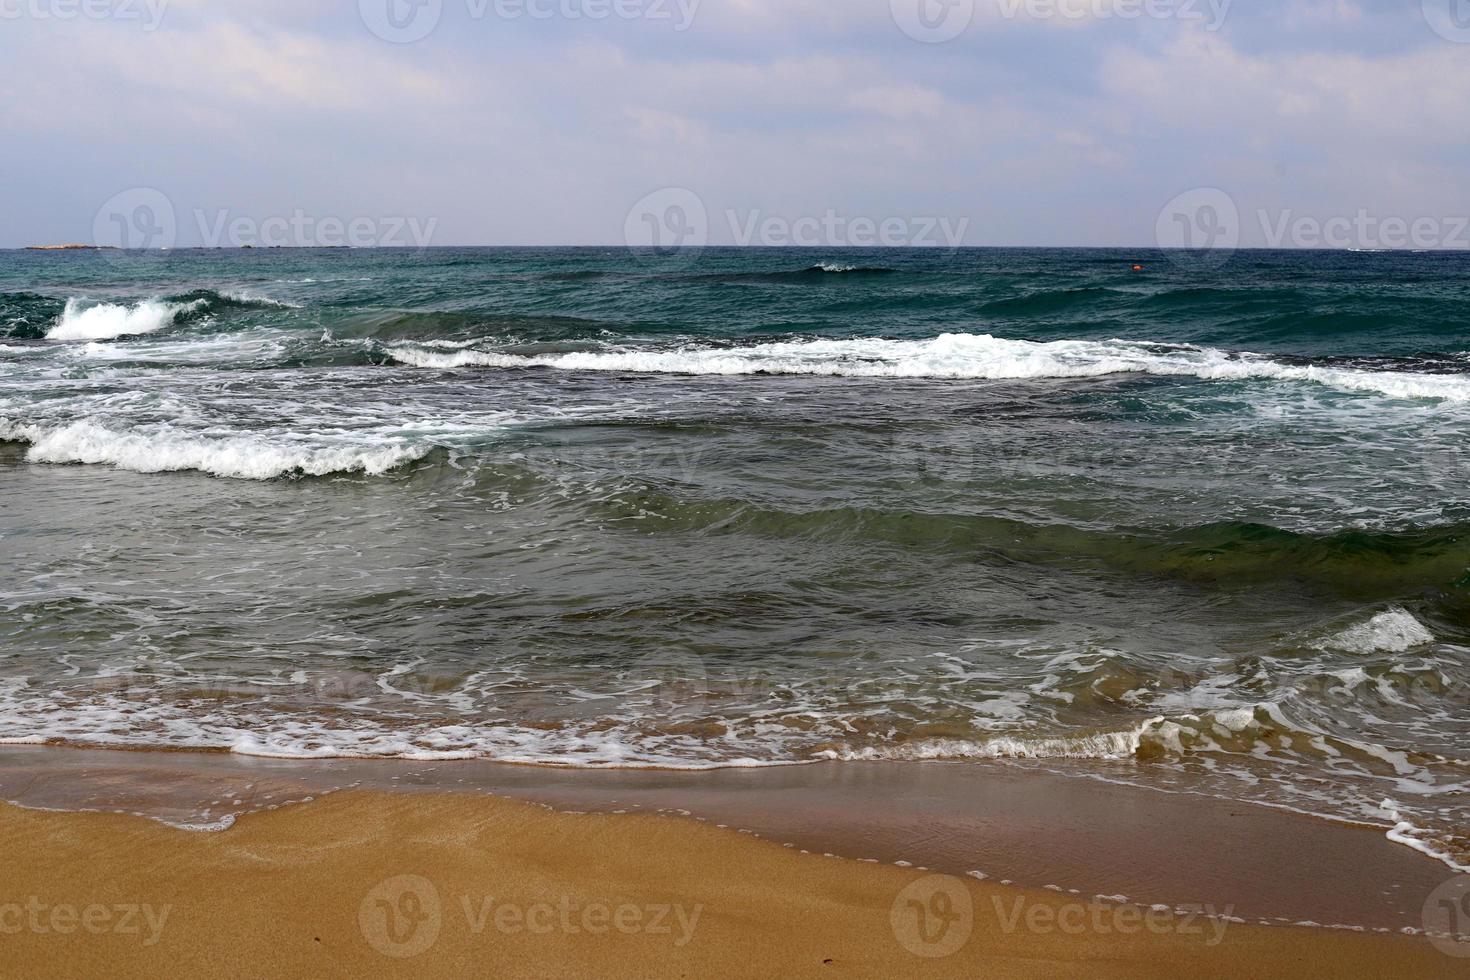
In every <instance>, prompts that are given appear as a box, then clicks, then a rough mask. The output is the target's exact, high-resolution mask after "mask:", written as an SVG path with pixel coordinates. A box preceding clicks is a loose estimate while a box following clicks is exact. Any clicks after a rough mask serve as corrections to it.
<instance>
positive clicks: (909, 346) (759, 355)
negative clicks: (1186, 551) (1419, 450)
mask: <svg viewBox="0 0 1470 980" xmlns="http://www.w3.org/2000/svg"><path fill="white" fill-rule="evenodd" d="M388 354H389V356H391V357H392V358H393V359H394V360H396V361H399V362H400V363H402V364H407V365H410V366H413V367H422V368H439V369H448V368H463V367H495V368H527V367H543V368H555V369H559V370H567V371H623V372H634V373H648V374H691V375H702V374H703V375H744V374H801V375H826V376H839V377H857V378H915V379H918V378H937V379H955V380H1029V379H1042V378H1095V377H1102V376H1106V375H1113V374H1151V375H1161V376H1169V377H1194V378H1199V379H1201V380H1207V381H1249V380H1264V381H1290V382H1307V383H1312V384H1319V385H1324V386H1327V387H1332V388H1337V389H1340V390H1344V391H1360V392H1373V393H1378V394H1383V395H1388V396H1390V397H1393V398H1410V399H1416V398H1428V399H1440V400H1445V401H1453V402H1465V401H1470V376H1467V375H1464V374H1433V375H1431V374H1414V373H1410V372H1399V371H1370V370H1363V369H1357V368H1343V367H1329V366H1323V365H1316V364H1302V365H1298V364H1284V363H1281V362H1280V361H1275V360H1272V359H1270V358H1267V357H1264V356H1262V355H1258V354H1250V353H1231V352H1227V351H1222V350H1217V349H1214V348H1207V347H1204V348H1202V347H1193V346H1189V345H1183V344H1157V343H1146V342H1138V341H1125V340H1109V341H1084V340H1058V341H1050V342H1037V341H1029V340H1006V339H1003V338H998V337H992V336H990V335H989V334H954V333H951V334H943V335H941V336H939V337H935V338H933V339H930V340H886V339H882V338H860V339H851V340H827V339H823V340H800V341H784V342H778V343H767V344H753V345H750V346H745V347H711V346H697V345H688V346H684V347H679V348H672V349H668V348H665V349H657V348H645V349H635V348H624V349H609V350H596V351H568V352H563V353H551V354H512V353H503V352H499V351H493V350H492V351H486V350H479V349H473V348H467V349H464V350H457V351H453V352H444V351H441V350H432V349H426V345H422V344H419V345H406V344H405V345H399V346H396V347H392V348H390V349H389V350H388Z"/></svg>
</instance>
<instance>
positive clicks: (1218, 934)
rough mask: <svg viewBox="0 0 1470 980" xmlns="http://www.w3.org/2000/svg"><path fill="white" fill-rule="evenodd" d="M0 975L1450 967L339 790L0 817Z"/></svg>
mask: <svg viewBox="0 0 1470 980" xmlns="http://www.w3.org/2000/svg"><path fill="white" fill-rule="evenodd" d="M0 847H3V850H4V854H5V862H4V872H3V879H0V882H3V884H0V976H6V977H9V976H34V977H41V976H57V977H61V976H67V977H75V976H98V977H101V976H108V977H116V976H139V977H141V976H259V977H289V976H313V977H320V976H430V977H433V976H492V977H623V976H626V977H701V978H702V977H727V976H728V977H784V976H818V977H852V976H860V977H883V978H893V977H909V976H916V977H924V976H940V977H1042V976H1047V977H1051V976H1068V977H1076V976H1088V977H1182V976H1199V977H1208V976H1232V977H1269V976H1282V977H1286V976H1291V977H1317V976H1320V977H1334V978H1340V977H1345V976H1394V977H1431V976H1451V975H1453V973H1454V968H1455V967H1457V966H1462V965H1463V962H1462V961H1455V960H1452V959H1450V958H1448V957H1445V956H1443V955H1442V954H1440V953H1438V952H1436V951H1435V950H1434V949H1433V948H1432V947H1431V946H1430V945H1429V944H1428V943H1427V942H1426V941H1424V940H1420V939H1413V938H1409V937H1400V936H1381V935H1362V934H1355V933H1346V932H1333V931H1328V930H1320V929H1300V928H1266V927H1260V926H1246V925H1242V924H1232V923H1228V922H1223V921H1220V920H1212V919H1207V918H1203V917H1200V918H1189V917H1179V916H1166V915H1163V914H1161V913H1157V912H1153V913H1146V912H1145V910H1142V909H1139V908H1136V907H1133V906H1120V905H1116V904H1114V903H1109V902H1102V901H1097V900H1090V899H1086V898H1084V897H1081V896H1070V895H1065V894H1057V893H1052V892H1039V893H1037V892H1030V891H1022V890H1019V889H1015V888H1010V887H1005V886H1001V885H996V884H992V883H990V882H982V881H976V880H971V879H958V878H952V877H944V876H933V875H930V874H928V873H927V872H925V871H922V870H918V869H905V868H897V867H892V866H880V865H876V864H863V863H859V862H853V861H848V860H843V859H834V858H827V857H823V856H821V855H817V854H804V853H801V852H800V851H799V850H797V849H795V848H790V847H782V846H780V845H779V844H776V843H771V842H766V841H762V840H757V839H754V838H752V837H750V836H748V835H741V834H738V833H735V832H734V831H730V830H721V829H717V828H715V827H712V826H709V825H707V824H700V823H697V822H694V821H690V820H686V819H680V818H674V817H661V816H628V815H580V814H560V813H554V812H552V811H550V810H549V809H547V808H545V807H541V806H537V805H533V804H528V803H522V802H514V801H506V800H498V799H493V798H489V797H483V796H453V795H448V794H377V793H341V794H335V795H332V796H330V797H328V798H326V799H322V800H318V801H316V802H313V803H309V804H304V805H298V806H292V807H287V808H284V809H281V810H277V811H272V812H267V813H263V814H258V815H255V816H251V817H248V818H246V819H244V820H242V821H241V822H240V823H239V824H238V825H236V826H235V827H234V828H232V829H231V830H228V831H225V832H222V833H191V832H187V831H181V830H175V829H171V828H168V827H165V826H163V825H161V824H158V823H156V822H153V821H149V820H145V819H140V818H136V817H126V816H113V815H101V814H61V813H46V812H37V811H30V810H21V809H18V808H15V807H9V806H5V807H0Z"/></svg>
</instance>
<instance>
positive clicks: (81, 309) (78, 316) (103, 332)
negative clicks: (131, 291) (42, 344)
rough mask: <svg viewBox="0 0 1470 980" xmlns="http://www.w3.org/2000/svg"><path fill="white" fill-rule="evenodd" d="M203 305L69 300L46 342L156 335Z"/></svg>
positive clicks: (199, 300) (193, 303)
mask: <svg viewBox="0 0 1470 980" xmlns="http://www.w3.org/2000/svg"><path fill="white" fill-rule="evenodd" d="M204 304H205V300H203V299H197V300H193V301H191V302H185V303H171V302H168V301H167V300H161V299H145V300H143V301H142V302H140V303H137V304H135V305H133V306H124V305H123V304H121V303H97V304H95V305H91V306H88V305H86V304H85V303H84V302H83V301H82V300H77V299H69V300H67V301H66V309H65V310H63V311H62V314H61V318H60V319H59V320H58V321H57V322H56V326H54V327H52V328H51V329H50V330H49V331H48V332H47V333H46V339H47V340H112V339H114V338H117V337H136V336H139V335H141V334H149V333H157V332H158V331H160V330H162V329H164V328H165V327H168V326H170V325H172V324H173V322H174V321H175V320H176V319H177V318H178V317H179V316H180V315H181V314H185V313H191V312H193V311H195V310H197V309H199V308H200V307H202V306H204Z"/></svg>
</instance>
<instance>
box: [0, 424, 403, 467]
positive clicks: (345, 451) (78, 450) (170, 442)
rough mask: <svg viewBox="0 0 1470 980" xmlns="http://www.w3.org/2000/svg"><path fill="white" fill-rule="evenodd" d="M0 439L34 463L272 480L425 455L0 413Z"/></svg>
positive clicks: (379, 446) (394, 444) (393, 445)
mask: <svg viewBox="0 0 1470 980" xmlns="http://www.w3.org/2000/svg"><path fill="white" fill-rule="evenodd" d="M0 439H5V440H10V441H22V442H29V443H30V444H31V448H30V450H29V452H28V453H27V454H26V458H27V459H28V460H30V461H31V462H34V463H105V464H109V465H112V466H116V467H117V468H119V469H124V470H132V471H134V472H138V473H163V472H170V471H176V470H198V471H200V472H202V473H210V474H213V475H214V476H223V477H234V478H237V479H245V480H269V479H272V478H274V477H278V476H284V475H286V474H290V473H304V474H307V475H309V476H325V475H327V474H329V473H352V472H362V473H367V474H370V475H373V476H379V475H382V474H383V473H386V472H388V471H389V470H392V469H394V468H396V467H399V466H402V465H403V464H405V463H408V462H412V461H413V460H415V459H418V458H420V457H422V456H424V455H425V454H427V453H428V451H429V449H430V448H431V447H430V446H428V445H424V444H410V443H408V442H405V441H402V440H392V441H384V442H379V443H376V444H374V443H366V444H343V445H335V446H328V445H313V444H310V443H305V442H301V441H299V440H288V439H284V438H278V439H275V440H272V439H269V438H264V437H259V436H213V435H203V434H198V433H189V432H185V431H183V430H177V429H173V428H170V427H169V426H158V427H154V428H151V429H148V430H138V431H128V432H117V431H114V430H112V429H108V428H104V427H103V426H100V425H96V424H94V423H91V422H73V423H71V424H69V425H64V426H60V427H57V428H43V427H40V426H32V425H18V424H15V423H10V422H6V421H5V420H4V419H0Z"/></svg>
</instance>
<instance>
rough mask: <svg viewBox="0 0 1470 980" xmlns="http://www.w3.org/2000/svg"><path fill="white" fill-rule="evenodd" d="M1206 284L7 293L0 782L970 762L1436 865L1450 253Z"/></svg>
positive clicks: (591, 254)
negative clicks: (51, 773)
mask: <svg viewBox="0 0 1470 980" xmlns="http://www.w3.org/2000/svg"><path fill="white" fill-rule="evenodd" d="M1135 264H1139V265H1142V266H1143V268H1142V270H1141V271H1134V268H1133V267H1134V265H1135ZM1216 265H1217V263H1215V262H1213V261H1205V260H1202V259H1199V257H1194V256H1187V255H1183V256H1181V255H1165V254H1161V253H1150V252H1146V251H1145V252H1136V253H1135V252H1122V251H1107V250H1014V251H1013V250H965V251H958V252H949V251H937V250H936V251H929V250H914V251H892V252H890V251H866V250H853V251H843V250H828V251H824V252H821V253H820V254H818V253H814V252H811V251H808V250H717V249H716V250H706V251H702V252H696V253H686V254H683V255H677V256H666V255H657V254H652V253H630V252H628V251H626V250H622V249H569V250H493V249H481V250H460V249H436V250H428V251H425V252H408V251H391V250H384V251H356V250H352V251H349V250H322V251H308V250H257V251H198V252H189V251H180V252H173V253H152V254H140V253H111V252H77V253H30V252H6V253H0V637H3V639H4V643H3V645H0V739H3V740H11V741H16V740H19V741H57V742H67V743H73V744H89V745H127V746H133V747H138V748H148V747H154V748H164V747H170V748H199V749H204V748H212V749H230V750H233V751H236V752H242V753H249V754H257V755H279V756H290V757H298V756H299V757H314V756H332V755H352V756H369V757H378V756H382V757H398V756H407V757H414V758H454V757H474V756H480V757H489V758H497V759H506V760H513V761H521V762H531V763H546V764H559V765H581V766H646V765H657V766H671V767H703V766H714V765H775V764H792V763H799V762H810V761H815V760H824V759H845V760H862V759H886V760H893V761H894V762H895V763H901V762H902V761H903V760H906V759H918V758H945V759H954V760H957V761H964V760H980V759H986V760H989V759H996V760H1003V761H1004V763H1005V764H1008V765H1042V766H1047V767H1053V768H1058V769H1061V770H1064V771H1066V772H1069V773H1071V774H1075V775H1083V776H1095V777H1097V778H1106V779H1116V780H1121V781H1127V782H1136V783H1139V784H1143V785H1148V786H1150V787H1153V788H1156V789H1167V790H1174V791H1192V792H1205V793H1213V794H1217V795H1224V796H1229V797H1231V798H1236V799H1244V800H1249V801H1253V802H1258V803H1262V804H1268V805H1277V806H1286V807H1291V808H1294V809H1299V810H1303V811H1306V812H1310V813H1315V814H1319V815H1322V816H1327V817H1332V818H1337V819H1353V820H1363V821H1367V822H1371V823H1376V824H1379V825H1381V826H1383V827H1385V829H1389V828H1393V829H1392V831H1391V832H1392V833H1393V834H1394V835H1395V837H1396V838H1397V839H1400V840H1402V841H1403V842H1404V843H1407V844H1409V845H1410V846H1417V847H1420V848H1421V849H1424V850H1427V851H1430V852H1432V853H1435V854H1436V855H1438V856H1440V857H1441V858H1442V859H1443V860H1446V861H1447V862H1449V863H1459V864H1465V863H1467V862H1470V832H1467V830H1466V828H1467V825H1470V823H1467V819H1466V818H1467V815H1470V802H1467V793H1466V791H1467V785H1466V782H1467V776H1470V768H1467V767H1470V758H1467V757H1466V756H1465V752H1464V746H1465V745H1466V744H1467V736H1470V699H1467V697H1466V682H1467V680H1470V666H1467V664H1470V661H1467V657H1470V650H1467V646H1466V643H1467V641H1470V605H1467V602H1466V587H1467V585H1470V539H1467V537H1466V534H1467V532H1470V492H1467V490H1466V487H1467V486H1470V483H1467V475H1470V470H1467V465H1466V464H1467V460H1466V453H1465V448H1464V447H1465V435H1466V432H1467V429H1466V424H1467V422H1470V354H1467V351H1470V286H1467V285H1466V284H1467V282H1470V278H1467V274H1470V257H1466V256H1462V255H1459V254H1446V253H1424V254H1403V253H1395V254H1367V253H1266V252H1243V253H1239V254H1237V255H1235V256H1233V257H1231V258H1230V260H1229V261H1228V262H1226V263H1225V264H1224V265H1223V266H1219V267H1215V266H1216Z"/></svg>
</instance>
